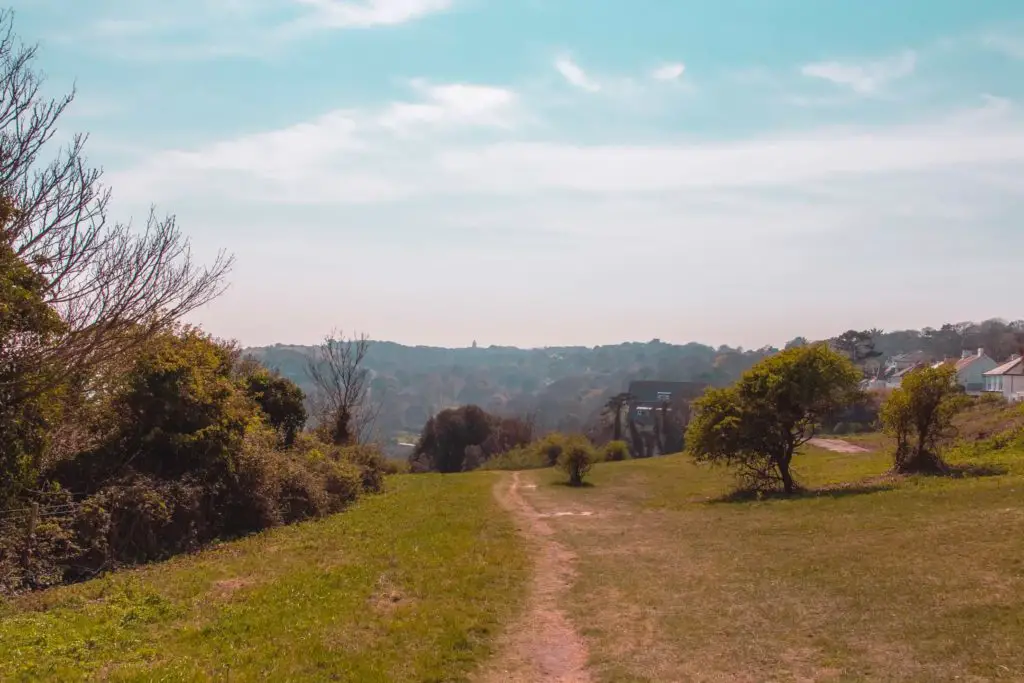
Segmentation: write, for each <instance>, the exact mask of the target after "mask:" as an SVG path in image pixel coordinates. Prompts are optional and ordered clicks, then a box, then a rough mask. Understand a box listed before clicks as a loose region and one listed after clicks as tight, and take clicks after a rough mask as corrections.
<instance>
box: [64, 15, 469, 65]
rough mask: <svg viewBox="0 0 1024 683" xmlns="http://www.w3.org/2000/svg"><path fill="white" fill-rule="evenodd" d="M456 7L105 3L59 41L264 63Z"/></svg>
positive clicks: (156, 55)
mask: <svg viewBox="0 0 1024 683" xmlns="http://www.w3.org/2000/svg"><path fill="white" fill-rule="evenodd" d="M454 3H455V0H245V1H241V0H181V1H180V2H173V3H172V2H163V1H162V0H161V1H159V2H157V1H156V0H135V1H132V0H98V2H97V5H96V6H95V8H93V9H92V17H91V21H89V22H86V23H85V24H84V25H81V26H79V25H74V26H68V27H67V28H66V29H65V30H63V31H62V32H60V34H59V36H58V37H59V38H61V39H63V40H64V41H66V42H75V43H78V44H81V45H84V46H87V47H89V48H90V49H100V50H104V51H107V52H113V53H116V54H119V55H122V56H124V57H130V58H152V59H160V58H167V59H191V60H195V59H206V58H210V57H217V56H223V55H258V54H266V53H267V52H268V51H272V50H274V49H280V48H282V47H284V46H286V45H289V44H291V43H294V42H295V41H297V40H300V39H302V38H305V37H308V36H310V35H312V34H315V33H319V32H324V31H332V30H346V29H348V30H355V29H367V28H372V27H386V26H396V25H399V24H404V23H408V22H412V21H417V20H420V19H423V18H425V17H428V16H430V15H434V14H439V13H442V12H445V11H447V10H450V9H451V8H452V7H454Z"/></svg>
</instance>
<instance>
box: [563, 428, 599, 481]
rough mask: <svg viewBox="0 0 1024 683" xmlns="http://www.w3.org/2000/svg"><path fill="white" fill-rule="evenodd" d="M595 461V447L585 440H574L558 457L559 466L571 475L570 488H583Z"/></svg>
mask: <svg viewBox="0 0 1024 683" xmlns="http://www.w3.org/2000/svg"><path fill="white" fill-rule="evenodd" d="M594 460H595V456H594V448H593V446H591V445H590V443H589V442H587V441H585V440H583V439H574V440H573V441H572V442H570V443H569V444H568V445H567V446H566V447H565V449H564V450H563V451H562V454H561V455H560V456H559V457H558V466H559V467H560V468H561V469H562V471H563V472H565V473H566V474H567V475H569V486H583V479H584V477H586V476H587V474H588V473H589V472H590V468H591V467H592V466H593V464H594Z"/></svg>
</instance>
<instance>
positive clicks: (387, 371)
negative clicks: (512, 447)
mask: <svg viewBox="0 0 1024 683" xmlns="http://www.w3.org/2000/svg"><path fill="white" fill-rule="evenodd" d="M314 348H315V347H309V346H284V345H275V346H268V347H262V348H252V349H247V350H246V352H247V353H249V354H250V355H252V356H253V357H255V358H257V359H258V360H260V361H261V362H262V363H264V364H265V365H267V366H268V367H271V368H275V369H277V370H279V371H280V372H281V373H282V374H283V375H285V376H286V377H288V378H290V379H292V380H293V381H295V382H297V383H298V384H299V386H301V387H302V388H303V389H304V390H306V391H307V392H309V391H311V390H312V387H311V386H310V383H309V379H308V377H307V375H306V364H307V361H308V359H309V358H310V357H311V355H312V353H313V351H314ZM774 351H775V349H771V348H766V349H760V350H758V351H743V350H742V349H732V348H728V347H721V348H719V349H714V348H712V347H710V346H705V345H703V344H686V345H682V346H680V345H674V344H665V343H662V342H660V341H652V342H648V343H645V344H644V343H629V344H619V345H617V346H600V347H596V348H586V347H559V348H546V349H518V348H512V347H497V346H492V347H489V348H463V349H444V348H434V347H422V346H415V347H411V346H402V345H401V344H395V343H392V342H374V343H373V344H372V345H371V346H370V351H369V353H368V355H367V362H366V365H367V368H368V369H369V370H370V371H371V373H372V375H373V381H372V384H371V391H372V393H373V397H374V399H375V400H379V401H381V402H382V404H383V408H382V410H381V415H380V418H379V421H378V426H379V428H380V429H381V432H382V434H383V435H385V436H387V437H389V438H394V437H396V436H398V435H402V434H406V435H412V434H418V433H419V431H420V429H422V427H423V425H424V423H425V422H426V421H427V419H428V418H429V417H430V416H431V415H433V414H434V413H436V412H437V411H439V410H442V409H443V408H446V407H450V406H456V405H463V404H467V403H475V404H478V405H480V406H481V407H483V408H484V409H486V410H488V411H491V412H495V413H499V414H518V415H525V414H534V415H535V416H536V419H537V424H538V426H539V427H541V428H542V429H560V430H566V431H577V430H581V429H584V428H585V427H586V425H587V424H588V423H589V422H591V421H593V420H595V419H596V417H597V415H598V413H599V412H600V409H601V407H602V406H603V405H604V403H605V401H606V400H607V399H608V397H609V396H611V395H613V394H615V393H617V392H619V391H623V390H624V389H625V388H626V386H627V385H628V384H629V382H630V381H631V380H634V379H663V380H676V381H685V380H697V381H702V382H707V383H709V384H713V385H723V384H728V383H729V382H731V381H733V380H734V379H735V378H736V377H738V376H739V374H740V373H741V372H743V371H744V370H746V369H747V368H749V367H750V366H751V365H753V364H754V363H755V362H757V360H759V359H760V358H763V357H764V356H765V355H767V354H770V353H773V352H774Z"/></svg>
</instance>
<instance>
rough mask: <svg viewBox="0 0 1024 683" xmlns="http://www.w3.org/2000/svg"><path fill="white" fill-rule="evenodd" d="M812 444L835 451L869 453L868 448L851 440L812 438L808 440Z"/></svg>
mask: <svg viewBox="0 0 1024 683" xmlns="http://www.w3.org/2000/svg"><path fill="white" fill-rule="evenodd" d="M807 443H808V444H810V445H811V446H817V447H818V448H824V449H825V450H828V451H834V452H836V453H868V452H869V451H868V449H866V448H861V447H860V446H855V445H854V444H852V443H850V442H849V441H843V440H842V439H811V440H810V441H808V442H807Z"/></svg>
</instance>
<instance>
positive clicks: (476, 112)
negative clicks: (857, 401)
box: [378, 81, 518, 131]
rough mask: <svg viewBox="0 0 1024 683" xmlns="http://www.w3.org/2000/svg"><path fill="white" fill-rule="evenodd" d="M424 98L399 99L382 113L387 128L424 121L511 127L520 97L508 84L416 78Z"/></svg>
mask: <svg viewBox="0 0 1024 683" xmlns="http://www.w3.org/2000/svg"><path fill="white" fill-rule="evenodd" d="M413 86H414V88H415V89H416V90H418V91H419V92H420V93H421V94H422V96H423V101H421V102H395V103H393V104H391V105H390V106H388V107H387V108H386V109H385V110H384V111H383V112H382V113H381V114H380V116H379V119H378V121H379V123H380V124H381V125H382V126H384V127H385V128H389V129H392V130H396V131H405V130H408V129H409V128H410V127H415V126H419V125H421V124H435V125H449V124H458V125H478V126H494V127H498V128H507V127H510V126H512V125H513V124H514V122H515V118H516V113H517V104H518V97H517V95H516V93H515V92H514V91H512V90H509V89H508V88H499V87H494V86H485V85H473V84H466V83H450V84H444V85H430V84H428V83H426V82H424V81H414V82H413Z"/></svg>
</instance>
